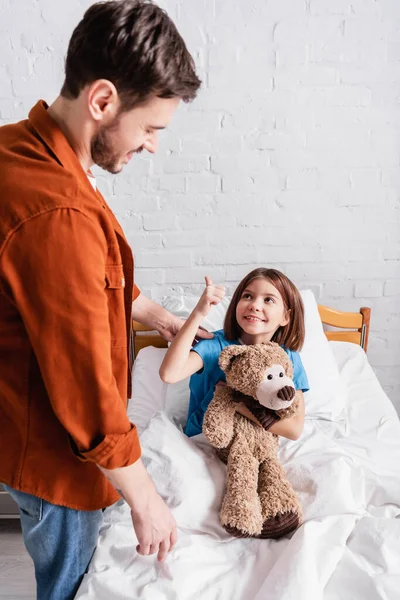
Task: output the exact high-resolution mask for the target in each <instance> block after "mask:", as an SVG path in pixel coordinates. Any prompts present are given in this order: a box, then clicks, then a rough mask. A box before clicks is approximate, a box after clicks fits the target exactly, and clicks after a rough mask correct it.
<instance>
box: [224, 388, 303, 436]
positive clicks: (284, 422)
mask: <svg viewBox="0 0 400 600" xmlns="http://www.w3.org/2000/svg"><path fill="white" fill-rule="evenodd" d="M296 393H297V395H298V398H299V400H298V412H297V414H296V415H295V416H294V417H289V418H288V419H281V420H280V421H277V422H276V423H274V424H273V425H271V427H269V428H268V431H270V432H271V433H275V434H276V435H280V436H282V437H285V438H288V439H289V440H298V439H299V437H300V436H301V434H302V433H303V429H304V396H303V392H302V391H300V390H297V392H296ZM235 408H236V411H237V412H239V413H240V414H241V415H243V416H244V417H247V418H248V419H250V420H251V421H253V422H254V423H257V425H260V427H261V423H260V422H259V421H257V419H256V418H255V417H254V415H252V413H251V412H250V410H249V409H248V408H247V406H245V405H244V404H242V403H240V404H239V403H238V404H236V405H235Z"/></svg>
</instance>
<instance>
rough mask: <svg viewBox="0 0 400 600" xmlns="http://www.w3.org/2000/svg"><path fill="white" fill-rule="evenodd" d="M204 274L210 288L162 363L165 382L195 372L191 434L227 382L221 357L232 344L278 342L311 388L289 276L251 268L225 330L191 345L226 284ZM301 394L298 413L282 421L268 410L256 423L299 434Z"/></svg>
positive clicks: (299, 386)
mask: <svg viewBox="0 0 400 600" xmlns="http://www.w3.org/2000/svg"><path fill="white" fill-rule="evenodd" d="M205 279H206V289H205V290H204V292H203V294H202V296H201V298H200V300H199V301H198V303H197V305H196V306H195V308H194V310H193V312H192V313H191V315H190V316H189V318H188V319H187V321H186V323H185V324H184V326H183V327H182V329H181V330H180V332H179V333H178V335H177V336H176V337H175V339H174V340H173V342H172V343H171V346H170V348H169V349H168V352H167V354H166V355H165V358H164V360H163V363H162V365H161V368H160V377H161V379H162V380H163V381H164V382H166V383H175V382H177V381H181V380H182V379H185V378H186V377H189V376H191V378H190V403H189V414H188V420H187V424H186V430H185V433H186V435H188V436H193V435H197V434H198V433H201V429H202V424H203V417H204V413H205V412H206V410H207V407H208V405H209V403H210V402H211V399H212V397H213V395H214V390H215V386H216V385H217V384H218V383H219V382H224V381H225V374H224V372H223V371H222V370H221V368H220V367H219V364H218V357H219V355H220V353H221V351H222V350H223V349H224V348H225V347H226V346H229V345H231V344H246V345H251V344H260V343H263V342H270V341H273V342H276V343H278V344H279V345H280V346H282V348H283V349H284V350H285V351H286V352H287V354H288V356H289V358H290V359H291V361H292V363H293V371H294V375H293V382H294V386H295V388H296V390H300V391H301V392H306V391H308V389H309V387H308V381H307V375H306V373H305V370H304V367H303V364H302V362H301V358H300V354H299V351H300V349H301V347H302V345H303V342H304V307H303V301H302V299H301V296H300V293H299V291H298V289H297V288H296V286H295V285H294V284H293V283H292V282H291V281H290V280H289V279H288V278H287V277H286V275H284V274H283V273H281V272H280V271H276V270H275V269H264V268H259V269H255V270H254V271H251V273H249V274H248V275H247V276H246V277H245V278H244V279H243V280H242V281H241V282H240V283H239V285H238V287H237V288H236V291H235V293H234V294H233V297H232V300H231V303H230V305H229V308H228V311H227V313H226V317H225V322H224V329H221V330H220V331H216V332H215V333H214V337H213V339H208V340H202V341H200V342H199V343H198V344H197V345H195V346H194V347H192V343H193V338H194V336H195V334H196V332H197V329H198V327H199V325H200V323H201V321H202V320H203V319H204V317H206V316H207V315H208V313H209V312H210V310H211V307H212V306H213V305H216V304H218V303H219V302H220V301H221V300H222V298H223V297H224V295H225V289H224V287H223V286H219V285H214V284H213V283H212V281H211V279H210V278H209V277H206V278H205ZM300 396H301V398H300V409H299V412H298V414H297V415H296V416H294V417H291V418H289V419H284V420H282V421H280V420H279V417H278V416H277V415H276V413H273V412H272V411H269V409H264V413H263V418H262V419H260V420H259V421H257V422H258V423H259V424H262V426H263V427H264V428H265V429H268V430H269V431H271V432H272V433H275V434H277V435H281V436H283V437H286V438H289V439H292V440H296V439H298V438H299V437H300V435H301V433H302V431H303V426H304V399H303V395H302V394H300ZM236 409H237V410H238V411H239V412H240V413H241V414H243V415H245V416H247V417H248V418H250V419H252V420H253V421H254V420H255V419H254V416H253V415H252V414H251V413H250V412H249V410H248V409H247V408H246V406H245V405H244V404H240V403H238V404H237V408H236ZM260 421H261V423H260Z"/></svg>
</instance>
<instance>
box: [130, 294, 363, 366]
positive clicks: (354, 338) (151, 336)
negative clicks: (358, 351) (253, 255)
mask: <svg viewBox="0 0 400 600" xmlns="http://www.w3.org/2000/svg"><path fill="white" fill-rule="evenodd" d="M318 310H319V314H320V317H321V321H322V323H323V324H324V325H327V326H328V327H329V328H334V329H329V330H326V331H325V335H326V337H327V338H328V340H331V341H338V342H352V343H353V344H357V345H359V346H361V347H362V348H363V349H364V350H365V352H366V351H367V348H368V336H369V324H370V319H371V309H370V308H366V307H364V306H363V307H362V308H360V311H359V312H343V311H340V310H335V309H333V308H329V307H327V306H321V305H319V306H318ZM132 332H133V349H134V355H135V356H137V353H138V352H139V350H141V349H142V348H145V347H146V346H155V347H156V348H166V347H167V342H166V341H165V340H164V338H162V337H161V335H159V334H158V333H157V332H156V331H153V330H152V329H151V328H150V327H146V325H142V324H141V323H138V322H137V321H132Z"/></svg>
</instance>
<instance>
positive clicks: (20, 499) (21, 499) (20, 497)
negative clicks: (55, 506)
mask: <svg viewBox="0 0 400 600" xmlns="http://www.w3.org/2000/svg"><path fill="white" fill-rule="evenodd" d="M4 487H5V489H6V491H7V492H8V493H9V494H10V496H11V498H13V499H14V500H15V502H16V503H17V504H18V507H19V510H20V512H21V517H22V516H26V517H30V518H32V519H35V521H41V520H42V515H43V500H42V499H41V498H38V497H37V496H32V494H26V493H25V492H20V491H19V490H14V488H11V487H9V486H8V485H5V486H4Z"/></svg>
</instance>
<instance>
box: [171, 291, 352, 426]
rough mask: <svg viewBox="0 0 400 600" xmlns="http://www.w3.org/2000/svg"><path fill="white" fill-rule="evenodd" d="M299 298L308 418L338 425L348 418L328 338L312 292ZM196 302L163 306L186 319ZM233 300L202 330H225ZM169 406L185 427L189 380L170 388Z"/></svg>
mask: <svg viewBox="0 0 400 600" xmlns="http://www.w3.org/2000/svg"><path fill="white" fill-rule="evenodd" d="M300 294H301V297H302V299H303V302H304V311H305V332H306V333H305V341H304V346H303V348H302V350H301V352H300V356H301V359H302V362H303V365H304V368H305V371H306V373H307V377H308V382H309V386H310V391H309V392H307V393H306V394H305V405H306V418H310V419H316V418H318V419H326V420H329V421H337V420H340V419H342V418H344V416H345V393H344V390H343V386H342V383H341V380H340V374H339V370H338V367H337V365H336V362H335V358H334V356H333V353H332V350H331V348H330V346H329V342H328V340H327V338H326V336H325V333H324V330H323V326H322V322H321V319H320V316H319V312H318V304H317V302H316V299H315V296H314V294H313V292H312V291H311V290H302V291H301V292H300ZM197 300H198V298H197V297H194V296H166V297H164V298H163V300H162V305H163V306H164V308H166V309H167V310H169V311H170V312H172V313H174V314H178V315H179V316H181V317H184V318H186V317H188V316H189V314H190V313H191V311H192V310H193V308H194V307H195V305H196V302H197ZM230 300H231V299H230V298H229V297H225V298H224V299H223V301H222V302H221V303H220V304H218V305H217V306H215V307H213V308H212V310H211V311H210V313H209V315H208V316H207V317H206V318H205V319H204V321H203V322H202V325H203V327H206V329H208V330H209V331H217V330H218V329H222V328H223V322H224V318H225V313H226V310H227V307H228V305H229V302H230ZM166 404H167V405H168V414H169V415H170V416H171V417H172V418H174V420H175V421H176V422H178V423H179V424H180V425H181V426H182V427H184V425H185V423H186V416H187V408H188V404H189V379H186V380H184V381H182V382H179V383H177V384H173V385H169V386H168V387H167V401H166ZM183 404H184V406H185V408H184V407H183Z"/></svg>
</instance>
